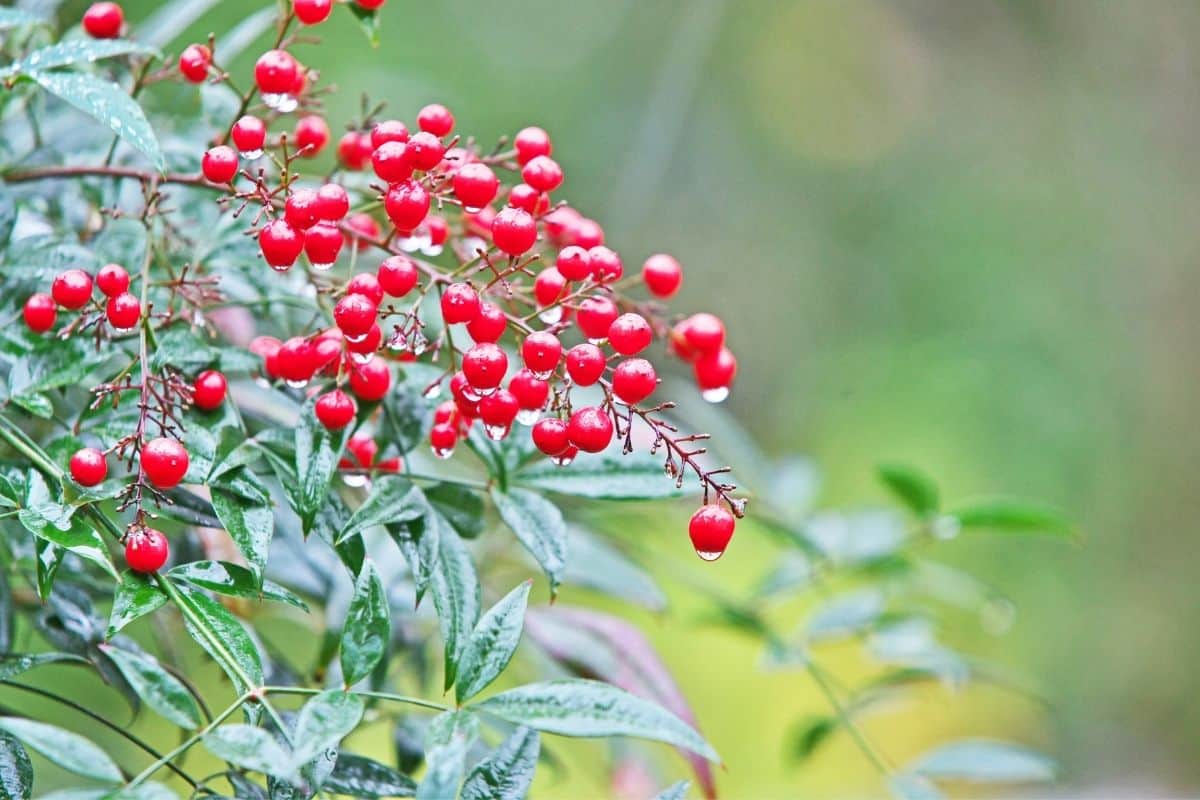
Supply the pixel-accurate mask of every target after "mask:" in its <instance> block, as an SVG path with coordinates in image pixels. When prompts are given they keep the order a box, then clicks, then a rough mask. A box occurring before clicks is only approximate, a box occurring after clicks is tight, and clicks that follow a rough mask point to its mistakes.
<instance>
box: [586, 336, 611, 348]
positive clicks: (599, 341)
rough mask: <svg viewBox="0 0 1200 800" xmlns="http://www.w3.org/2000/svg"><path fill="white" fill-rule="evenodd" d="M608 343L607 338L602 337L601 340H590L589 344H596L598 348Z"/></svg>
mask: <svg viewBox="0 0 1200 800" xmlns="http://www.w3.org/2000/svg"><path fill="white" fill-rule="evenodd" d="M607 341H608V339H607V338H605V337H603V336H601V337H600V338H599V339H588V344H594V345H596V346H597V347H599V346H600V345H602V344H604V343H605V342H607Z"/></svg>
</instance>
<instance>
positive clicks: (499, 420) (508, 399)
mask: <svg viewBox="0 0 1200 800" xmlns="http://www.w3.org/2000/svg"><path fill="white" fill-rule="evenodd" d="M520 410H521V407H520V405H519V404H518V403H517V398H515V397H513V394H512V392H510V391H508V390H507V389H497V390H496V391H494V392H492V393H491V394H489V395H488V396H487V397H485V398H483V399H482V400H480V401H479V418H480V419H481V420H483V424H484V425H487V426H488V427H491V428H505V429H507V428H508V427H509V426H510V425H512V424H513V420H514V419H516V418H517V412H518V411H520Z"/></svg>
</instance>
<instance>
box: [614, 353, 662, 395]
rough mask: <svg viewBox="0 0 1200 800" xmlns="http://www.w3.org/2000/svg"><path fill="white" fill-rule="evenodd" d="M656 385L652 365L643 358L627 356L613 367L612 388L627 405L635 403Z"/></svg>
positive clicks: (652, 391) (656, 378) (656, 381)
mask: <svg viewBox="0 0 1200 800" xmlns="http://www.w3.org/2000/svg"><path fill="white" fill-rule="evenodd" d="M657 387H658V374H657V373H656V372H655V371H654V365H653V364H651V363H650V362H649V361H647V360H646V359H644V358H627V359H625V360H624V361H622V362H621V363H620V364H617V366H616V368H615V369H613V377H612V390H613V394H614V395H616V396H617V399H618V400H620V401H621V402H622V403H625V404H627V405H631V406H632V405H637V404H638V403H640V402H642V401H643V400H645V399H646V398H647V397H649V396H650V395H651V394H653V393H654V390H655V389H656V388H657Z"/></svg>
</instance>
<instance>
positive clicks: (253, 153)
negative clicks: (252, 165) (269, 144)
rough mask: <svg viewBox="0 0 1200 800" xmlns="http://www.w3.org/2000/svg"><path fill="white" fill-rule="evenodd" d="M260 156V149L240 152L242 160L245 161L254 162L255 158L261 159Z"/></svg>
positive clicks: (261, 152)
mask: <svg viewBox="0 0 1200 800" xmlns="http://www.w3.org/2000/svg"><path fill="white" fill-rule="evenodd" d="M262 154H263V151H262V150H261V149H258V150H243V151H242V158H244V159H246V160H247V161H253V160H255V159H256V158H262Z"/></svg>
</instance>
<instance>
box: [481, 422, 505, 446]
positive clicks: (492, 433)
mask: <svg viewBox="0 0 1200 800" xmlns="http://www.w3.org/2000/svg"><path fill="white" fill-rule="evenodd" d="M483 432H484V433H486V434H487V437H488V438H489V439H491V440H492V441H493V442H498V441H500V440H501V439H503V438H504V437H505V436H508V426H507V425H484V426H483Z"/></svg>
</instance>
